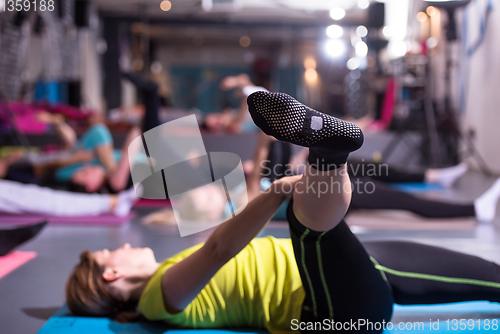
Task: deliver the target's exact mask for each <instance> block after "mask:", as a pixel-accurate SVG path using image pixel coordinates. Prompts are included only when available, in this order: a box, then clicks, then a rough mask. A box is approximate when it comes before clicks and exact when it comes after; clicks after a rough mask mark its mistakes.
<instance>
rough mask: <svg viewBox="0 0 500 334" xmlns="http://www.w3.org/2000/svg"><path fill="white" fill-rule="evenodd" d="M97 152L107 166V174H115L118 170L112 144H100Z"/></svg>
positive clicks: (100, 159) (96, 149)
mask: <svg viewBox="0 0 500 334" xmlns="http://www.w3.org/2000/svg"><path fill="white" fill-rule="evenodd" d="M95 154H96V156H97V158H98V159H99V161H100V162H101V163H102V165H103V166H104V167H105V168H106V174H107V175H108V177H109V176H111V175H113V173H114V172H115V171H116V162H115V157H114V152H113V145H112V144H105V145H100V146H98V147H96V148H95Z"/></svg>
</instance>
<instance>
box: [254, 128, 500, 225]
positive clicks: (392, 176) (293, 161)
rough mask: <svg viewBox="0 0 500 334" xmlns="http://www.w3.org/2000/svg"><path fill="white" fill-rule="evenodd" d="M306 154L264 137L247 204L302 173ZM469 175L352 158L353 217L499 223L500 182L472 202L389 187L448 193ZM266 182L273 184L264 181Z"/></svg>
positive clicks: (455, 169)
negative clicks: (407, 185)
mask: <svg viewBox="0 0 500 334" xmlns="http://www.w3.org/2000/svg"><path fill="white" fill-rule="evenodd" d="M308 154H309V150H308V149H307V148H305V149H302V150H301V151H299V152H298V153H297V154H295V155H293V156H292V155H291V147H290V146H289V143H284V142H281V141H277V140H276V139H274V138H272V137H270V136H268V135H266V134H265V133H263V132H261V133H260V134H259V137H258V140H257V147H256V149H255V151H254V157H253V160H252V162H251V163H248V162H247V163H245V172H246V173H247V174H248V177H247V187H248V195H249V199H252V198H254V197H255V196H256V195H257V194H259V193H260V191H261V190H262V189H266V188H267V187H268V186H269V185H270V184H271V182H272V181H274V180H276V179H278V178H280V177H283V176H286V175H292V174H300V173H302V172H303V169H304V166H306V163H307V156H308ZM466 171H467V165H466V164H465V163H461V164H459V165H457V166H453V167H449V168H442V169H426V170H424V171H422V172H414V171H406V170H402V169H399V168H396V167H393V166H389V165H386V164H384V165H382V164H377V163H373V162H365V161H362V160H357V159H353V158H349V166H348V168H347V172H348V173H349V175H350V177H351V180H352V183H353V193H352V200H351V204H350V207H349V212H351V211H353V210H357V209H368V210H405V211H410V212H412V213H415V214H417V215H419V216H422V217H426V218H459V217H474V218H476V219H477V220H478V221H481V222H491V221H492V220H493V219H494V218H495V213H496V206H497V203H498V201H499V199H500V179H499V180H497V181H496V182H495V183H494V184H493V185H492V186H491V187H490V188H489V189H488V190H487V191H486V192H484V193H483V194H482V195H481V196H479V197H478V198H477V199H476V200H474V201H473V202H469V203H449V202H445V201H439V200H433V199H426V198H422V197H419V196H415V195H413V194H410V193H407V192H404V191H401V190H398V189H396V188H395V187H393V186H391V185H390V184H389V183H402V182H403V183H404V182H411V183H414V182H427V183H438V184H440V185H442V186H443V187H445V188H449V187H451V186H452V185H453V184H454V182H455V181H456V180H457V179H458V178H460V177H461V176H462V175H463V174H464V173H465V172H466ZM263 178H265V179H269V180H264V181H263ZM261 182H262V184H261ZM285 212H286V211H285V206H283V207H282V208H280V210H279V211H278V212H277V214H276V216H275V217H274V219H275V220H286V217H285Z"/></svg>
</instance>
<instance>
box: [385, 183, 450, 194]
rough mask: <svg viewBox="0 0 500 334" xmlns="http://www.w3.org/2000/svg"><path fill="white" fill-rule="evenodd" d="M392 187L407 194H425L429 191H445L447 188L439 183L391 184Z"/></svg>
mask: <svg viewBox="0 0 500 334" xmlns="http://www.w3.org/2000/svg"><path fill="white" fill-rule="evenodd" d="M391 186H392V187H394V188H396V189H398V190H401V191H405V192H407V193H423V192H427V191H443V190H445V188H444V187H443V186H442V185H440V184H439V183H422V182H416V183H391Z"/></svg>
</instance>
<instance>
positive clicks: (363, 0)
mask: <svg viewBox="0 0 500 334" xmlns="http://www.w3.org/2000/svg"><path fill="white" fill-rule="evenodd" d="M368 6H370V1H369V0H358V7H359V8H361V9H366V8H368Z"/></svg>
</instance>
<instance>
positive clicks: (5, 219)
mask: <svg viewBox="0 0 500 334" xmlns="http://www.w3.org/2000/svg"><path fill="white" fill-rule="evenodd" d="M134 217H135V213H134V212H129V214H128V215H126V216H123V217H119V216H115V215H111V214H106V215H99V216H80V217H54V216H44V215H24V214H23V215H16V214H7V213H0V224H9V223H26V224H29V223H35V222H39V221H43V220H46V221H48V222H49V223H51V224H60V225H93V226H95V225H106V226H119V225H121V224H123V223H125V222H126V221H128V220H129V219H132V218H134Z"/></svg>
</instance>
